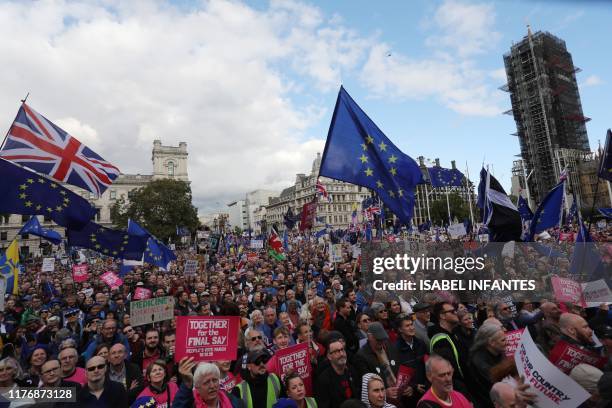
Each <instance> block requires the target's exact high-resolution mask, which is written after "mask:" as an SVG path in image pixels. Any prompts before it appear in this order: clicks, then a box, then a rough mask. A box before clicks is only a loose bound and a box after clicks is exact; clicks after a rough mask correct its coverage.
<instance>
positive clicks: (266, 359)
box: [253, 357, 270, 365]
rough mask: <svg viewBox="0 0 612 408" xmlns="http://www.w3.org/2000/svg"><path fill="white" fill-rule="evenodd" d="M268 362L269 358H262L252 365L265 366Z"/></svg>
mask: <svg viewBox="0 0 612 408" xmlns="http://www.w3.org/2000/svg"><path fill="white" fill-rule="evenodd" d="M268 361H270V359H269V358H267V357H263V358H258V359H257V360H255V362H254V363H253V364H255V365H261V364H266V363H267V362H268Z"/></svg>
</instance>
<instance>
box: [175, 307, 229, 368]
mask: <svg viewBox="0 0 612 408" xmlns="http://www.w3.org/2000/svg"><path fill="white" fill-rule="evenodd" d="M239 325H240V317H238V316H218V317H217V316H178V317H177V318H176V349H175V352H174V361H176V362H178V361H180V360H181V358H183V357H193V358H194V359H195V361H218V360H235V359H236V356H237V353H238V342H237V341H236V339H237V336H238V330H239Z"/></svg>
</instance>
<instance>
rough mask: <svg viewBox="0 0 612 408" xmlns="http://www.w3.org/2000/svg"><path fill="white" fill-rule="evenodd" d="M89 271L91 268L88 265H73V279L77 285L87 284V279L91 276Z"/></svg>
mask: <svg viewBox="0 0 612 408" xmlns="http://www.w3.org/2000/svg"><path fill="white" fill-rule="evenodd" d="M88 271H89V267H88V266H87V264H81V265H73V266H72V279H73V280H74V281H75V282H77V283H78V282H85V281H86V280H87V279H89V274H88V273H87V272H88Z"/></svg>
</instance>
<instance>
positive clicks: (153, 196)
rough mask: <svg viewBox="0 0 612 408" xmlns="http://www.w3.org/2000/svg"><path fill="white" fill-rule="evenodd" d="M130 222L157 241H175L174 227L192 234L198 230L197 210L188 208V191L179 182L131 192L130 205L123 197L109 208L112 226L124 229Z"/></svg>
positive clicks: (154, 184)
mask: <svg viewBox="0 0 612 408" xmlns="http://www.w3.org/2000/svg"><path fill="white" fill-rule="evenodd" d="M129 218H131V219H133V220H135V221H137V222H138V223H139V224H141V225H142V226H144V227H145V228H146V229H148V230H149V232H151V233H152V234H153V235H155V236H156V237H157V238H159V239H161V240H162V241H163V242H167V241H168V238H172V239H173V240H175V241H176V227H177V226H180V227H187V228H188V229H189V230H190V231H192V232H193V231H195V230H196V229H197V228H198V227H199V226H200V222H199V220H198V212H197V209H196V208H195V207H194V206H193V205H192V204H191V187H189V184H188V183H185V182H184V181H178V180H170V179H163V180H155V181H152V182H150V183H149V184H147V185H146V186H145V187H142V188H139V189H138V190H134V191H132V192H131V194H130V198H129V202H128V201H126V200H125V199H124V198H123V197H122V198H120V199H118V200H117V201H116V202H115V204H113V206H112V207H111V220H112V222H113V224H115V226H117V227H120V228H126V227H127V221H128V219H129Z"/></svg>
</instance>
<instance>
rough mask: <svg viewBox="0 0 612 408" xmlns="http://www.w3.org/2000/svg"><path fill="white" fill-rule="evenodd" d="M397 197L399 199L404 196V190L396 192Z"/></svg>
mask: <svg viewBox="0 0 612 408" xmlns="http://www.w3.org/2000/svg"><path fill="white" fill-rule="evenodd" d="M397 195H398V196H400V197H403V196H404V190H402V189H401V188H400V189H399V190H397Z"/></svg>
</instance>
